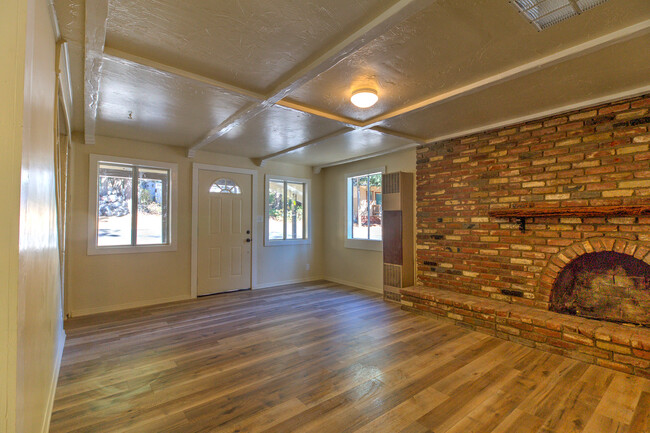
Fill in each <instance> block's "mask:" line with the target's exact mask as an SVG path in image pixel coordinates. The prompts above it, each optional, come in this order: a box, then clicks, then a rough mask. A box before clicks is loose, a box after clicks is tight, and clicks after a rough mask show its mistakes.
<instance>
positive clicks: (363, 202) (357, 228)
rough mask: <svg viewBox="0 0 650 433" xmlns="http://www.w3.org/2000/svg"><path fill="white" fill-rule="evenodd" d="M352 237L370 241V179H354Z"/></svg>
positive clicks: (360, 177)
mask: <svg viewBox="0 0 650 433" xmlns="http://www.w3.org/2000/svg"><path fill="white" fill-rule="evenodd" d="M351 193H352V237H353V238H354V239H368V177H367V176H359V177H353V178H352V192H351Z"/></svg>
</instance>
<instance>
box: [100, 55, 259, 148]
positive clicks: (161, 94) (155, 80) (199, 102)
mask: <svg viewBox="0 0 650 433" xmlns="http://www.w3.org/2000/svg"><path fill="white" fill-rule="evenodd" d="M248 102H249V100H248V99H246V98H244V97H242V96H239V95H234V94H232V93H228V92H226V91H223V90H220V89H218V88H215V87H211V86H208V85H206V84H202V83H199V82H196V81H193V80H189V79H186V78H181V77H177V76H174V75H170V74H167V73H162V72H159V71H156V70H153V69H150V68H146V67H143V66H137V65H136V66H134V65H133V64H127V63H125V62H122V61H116V60H111V59H104V66H103V69H102V72H101V79H100V90H99V108H98V110H97V134H98V135H106V136H111V137H120V138H128V139H133V140H140V141H150V142H154V143H162V144H171V145H179V146H189V145H191V144H193V143H194V142H195V141H196V140H198V139H199V138H200V136H201V135H203V134H204V133H205V132H206V131H208V130H210V129H211V128H212V127H214V126H215V125H218V124H219V123H221V122H223V121H224V120H225V119H227V118H228V117H229V116H230V115H232V114H233V113H234V112H236V111H237V110H238V109H239V108H241V107H242V106H244V105H245V104H246V103H248Z"/></svg>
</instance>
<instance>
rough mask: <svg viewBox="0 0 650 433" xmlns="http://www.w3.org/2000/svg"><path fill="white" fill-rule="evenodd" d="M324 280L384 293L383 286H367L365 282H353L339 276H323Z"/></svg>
mask: <svg viewBox="0 0 650 433" xmlns="http://www.w3.org/2000/svg"><path fill="white" fill-rule="evenodd" d="M325 280H327V281H331V282H333V283H337V284H343V285H345V286H351V287H356V288H357V289H363V290H367V291H369V292H374V293H379V294H382V295H383V294H384V288H383V287H372V286H367V285H365V284H360V283H355V282H353V281H346V280H341V279H339V278H333V277H325Z"/></svg>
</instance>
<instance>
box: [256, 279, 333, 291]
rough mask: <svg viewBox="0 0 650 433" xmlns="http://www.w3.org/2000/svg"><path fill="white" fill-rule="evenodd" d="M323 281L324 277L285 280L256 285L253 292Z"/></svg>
mask: <svg viewBox="0 0 650 433" xmlns="http://www.w3.org/2000/svg"><path fill="white" fill-rule="evenodd" d="M325 279H326V278H325V277H322V276H319V277H306V278H296V279H294V280H286V281H275V282H273V283H264V284H258V285H257V286H255V287H254V288H253V290H257V289H269V288H271V287H278V286H286V285H287V284H300V283H309V282H311V281H318V280H325Z"/></svg>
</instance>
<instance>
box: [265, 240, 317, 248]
mask: <svg viewBox="0 0 650 433" xmlns="http://www.w3.org/2000/svg"><path fill="white" fill-rule="evenodd" d="M307 244H311V239H264V246H265V247H283V246H289V245H307Z"/></svg>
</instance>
